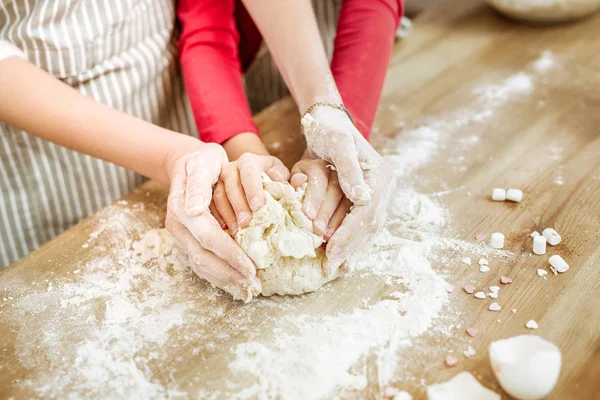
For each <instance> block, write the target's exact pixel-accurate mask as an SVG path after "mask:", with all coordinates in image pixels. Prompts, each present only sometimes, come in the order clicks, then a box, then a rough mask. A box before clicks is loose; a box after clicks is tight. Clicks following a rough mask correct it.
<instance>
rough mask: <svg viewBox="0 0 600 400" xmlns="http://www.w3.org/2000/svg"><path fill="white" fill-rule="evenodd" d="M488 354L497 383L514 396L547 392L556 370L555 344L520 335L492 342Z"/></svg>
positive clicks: (523, 399)
mask: <svg viewBox="0 0 600 400" xmlns="http://www.w3.org/2000/svg"><path fill="white" fill-rule="evenodd" d="M489 355H490V362H491V364H492V371H493V372H494V375H496V378H497V379H498V382H500V386H502V388H503V389H504V390H505V391H506V392H507V393H508V394H509V395H511V396H512V397H514V398H516V399H520V400H537V399H541V398H544V397H546V396H548V394H549V393H550V392H551V391H552V389H554V386H555V385H556V381H557V380H558V376H559V374H560V367H561V358H562V357H561V354H560V350H559V348H558V347H556V346H555V345H554V344H553V343H550V342H548V341H546V340H544V339H542V338H541V337H539V336H535V335H521V336H515V337H512V338H508V339H504V340H498V341H495V342H492V343H490V347H489Z"/></svg>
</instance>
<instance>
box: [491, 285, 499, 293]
mask: <svg viewBox="0 0 600 400" xmlns="http://www.w3.org/2000/svg"><path fill="white" fill-rule="evenodd" d="M499 291H500V286H490V292H494V293H498V292H499Z"/></svg>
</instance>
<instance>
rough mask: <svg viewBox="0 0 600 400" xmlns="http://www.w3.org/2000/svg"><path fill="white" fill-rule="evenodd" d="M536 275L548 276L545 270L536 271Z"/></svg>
mask: <svg viewBox="0 0 600 400" xmlns="http://www.w3.org/2000/svg"><path fill="white" fill-rule="evenodd" d="M537 275H538V276H544V275H548V271H546V270H545V269H538V270H537Z"/></svg>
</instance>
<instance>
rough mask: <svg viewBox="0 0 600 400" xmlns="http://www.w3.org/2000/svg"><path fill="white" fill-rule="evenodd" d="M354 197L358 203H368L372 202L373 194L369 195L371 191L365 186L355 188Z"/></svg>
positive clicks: (353, 189)
mask: <svg viewBox="0 0 600 400" xmlns="http://www.w3.org/2000/svg"><path fill="white" fill-rule="evenodd" d="M352 197H354V199H355V200H356V201H360V202H368V201H369V200H371V193H369V190H368V189H367V188H366V187H364V186H354V187H353V188H352Z"/></svg>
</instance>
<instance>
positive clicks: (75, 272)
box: [73, 269, 81, 275]
mask: <svg viewBox="0 0 600 400" xmlns="http://www.w3.org/2000/svg"><path fill="white" fill-rule="evenodd" d="M79 272H81V271H80V270H78V269H76V270H75V271H73V273H74V274H75V275H77V274H78V273H79Z"/></svg>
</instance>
